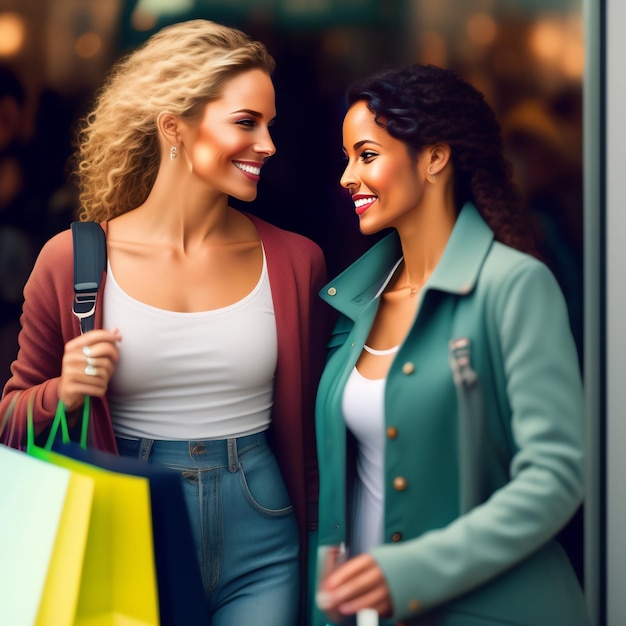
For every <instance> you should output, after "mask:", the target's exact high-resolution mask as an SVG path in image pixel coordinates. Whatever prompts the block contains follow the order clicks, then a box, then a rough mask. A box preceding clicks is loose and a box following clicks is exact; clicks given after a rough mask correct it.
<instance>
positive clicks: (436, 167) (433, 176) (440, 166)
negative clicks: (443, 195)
mask: <svg viewBox="0 0 626 626" xmlns="http://www.w3.org/2000/svg"><path fill="white" fill-rule="evenodd" d="M451 152H452V151H451V150H450V146H449V145H448V144H447V143H436V144H433V145H432V146H429V148H428V158H429V161H428V167H427V172H428V180H429V181H430V182H431V183H435V182H437V179H438V178H439V175H440V174H441V173H442V172H443V171H444V170H445V168H446V166H447V165H448V162H449V161H450V155H451Z"/></svg>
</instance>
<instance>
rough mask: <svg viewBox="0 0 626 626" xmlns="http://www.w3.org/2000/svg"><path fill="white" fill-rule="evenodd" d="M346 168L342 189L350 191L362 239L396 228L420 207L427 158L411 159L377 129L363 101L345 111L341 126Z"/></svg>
mask: <svg viewBox="0 0 626 626" xmlns="http://www.w3.org/2000/svg"><path fill="white" fill-rule="evenodd" d="M343 146H344V152H345V154H346V156H347V158H348V164H347V166H346V169H345V170H344V172H343V175H342V177H341V185H342V186H343V187H345V188H346V189H348V190H349V191H350V194H351V195H352V199H353V200H354V205H355V211H356V214H357V215H358V216H359V227H360V229H361V232H362V233H364V234H372V233H376V232H378V231H380V230H382V229H384V228H398V227H401V226H402V224H403V223H404V222H405V221H407V220H412V219H413V216H414V214H415V212H416V211H417V210H418V208H419V205H420V203H421V201H422V198H423V195H424V190H425V186H426V181H425V180H424V176H423V175H422V174H420V172H425V165H427V164H425V163H424V161H425V158H426V157H427V155H426V154H425V153H424V154H423V155H419V154H418V155H417V156H416V157H415V156H412V155H411V154H410V153H409V149H408V147H407V145H406V144H405V143H404V142H402V141H400V140H398V139H395V138H394V137H392V136H391V135H390V134H389V133H388V132H387V131H386V130H385V129H384V128H382V127H381V126H379V125H378V124H377V123H376V121H375V119H374V113H372V112H371V111H370V110H369V109H368V108H367V103H366V102H365V101H358V102H356V103H355V104H353V105H352V106H351V107H350V109H349V110H348V112H347V114H346V116H345V118H344V122H343Z"/></svg>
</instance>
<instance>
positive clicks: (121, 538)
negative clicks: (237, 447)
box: [27, 400, 159, 626]
mask: <svg viewBox="0 0 626 626" xmlns="http://www.w3.org/2000/svg"><path fill="white" fill-rule="evenodd" d="M29 411H30V407H29ZM88 416H89V402H88V400H87V402H86V407H85V411H84V413H83V434H81V440H82V443H83V444H85V445H86V432H87V426H88ZM59 427H60V428H61V430H62V436H63V440H64V441H66V442H69V433H68V429H67V423H66V420H65V411H64V409H63V406H62V404H60V405H59V410H58V411H57V415H56V417H55V420H54V422H53V425H52V428H51V430H50V435H49V438H48V440H47V442H46V444H45V445H44V446H38V445H36V444H35V443H34V436H33V428H32V417H31V418H29V428H28V443H27V452H28V454H29V455H30V456H33V457H35V458H37V459H40V460H43V461H45V462H47V463H48V464H50V465H51V466H55V467H59V468H64V469H66V470H70V471H72V472H73V473H75V474H78V475H81V476H84V477H87V478H88V479H91V480H92V481H93V502H92V508H91V515H90V519H89V527H88V533H87V539H86V543H85V549H84V555H83V559H82V570H81V576H80V581H79V585H78V591H77V601H76V610H75V615H74V616H73V620H71V619H70V621H67V622H65V623H63V622H61V621H60V620H59V619H58V617H57V614H56V611H58V610H59V609H60V607H61V605H62V604H63V603H64V602H65V601H66V599H65V598H63V596H61V597H59V596H57V597H55V598H50V608H49V615H50V616H51V618H50V621H44V616H43V615H41V616H40V619H38V621H37V626H65V624H67V626H113V625H115V626H159V611H158V598H157V585H156V575H155V565H154V548H153V539H152V515H151V506H150V492H149V484H148V480H147V479H146V478H141V477H137V476H129V475H126V474H121V473H118V472H113V471H108V470H105V469H103V468H100V467H96V466H93V465H91V464H89V463H84V462H81V461H77V460H75V459H72V458H70V457H67V456H65V455H63V454H60V453H58V452H54V451H53V450H52V449H51V448H52V445H53V442H54V440H55V438H56V434H57V432H58V430H59ZM83 435H84V436H83ZM53 605H54V606H53Z"/></svg>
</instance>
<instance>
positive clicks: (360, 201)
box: [354, 196, 376, 209]
mask: <svg viewBox="0 0 626 626" xmlns="http://www.w3.org/2000/svg"><path fill="white" fill-rule="evenodd" d="M374 200H376V196H369V197H368V198H359V199H358V200H355V201H354V206H355V207H356V208H357V209H358V208H359V207H361V206H363V205H364V204H370V203H372V202H374Z"/></svg>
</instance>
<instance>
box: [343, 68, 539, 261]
mask: <svg viewBox="0 0 626 626" xmlns="http://www.w3.org/2000/svg"><path fill="white" fill-rule="evenodd" d="M346 99H347V104H348V106H351V105H353V104H354V103H355V102H358V101H365V102H366V103H367V106H368V108H369V110H370V111H371V112H372V113H374V115H375V119H376V123H377V124H379V125H380V126H381V127H382V128H384V129H385V130H386V131H387V132H388V133H389V134H390V135H391V136H392V137H395V138H396V139H399V140H400V141H403V142H404V143H405V144H406V145H407V147H408V148H409V150H410V152H411V154H413V155H417V154H418V153H419V152H420V151H421V150H422V148H424V147H425V146H428V145H432V144H435V143H439V142H441V143H445V144H448V145H449V146H450V149H451V159H452V164H453V166H454V172H455V199H456V202H457V205H458V207H459V208H460V207H461V206H463V204H464V203H465V202H467V201H468V200H469V201H472V202H473V203H474V204H475V205H476V207H477V209H478V211H479V212H480V214H481V215H482V216H483V218H484V219H485V221H486V222H487V223H488V224H489V226H490V227H491V229H492V230H493V231H494V233H495V237H496V239H497V240H498V241H501V242H503V243H505V244H507V245H510V246H512V247H514V248H517V249H518V250H522V251H524V252H529V253H531V254H536V250H535V244H534V241H533V239H534V238H533V235H532V229H531V226H530V222H529V221H528V220H527V219H526V216H525V214H524V212H523V210H522V202H521V195H520V193H519V190H518V188H517V186H516V185H515V184H514V183H513V178H512V167H511V164H510V163H509V162H508V161H507V160H506V158H505V157H504V147H503V141H502V137H501V133H500V125H499V124H498V122H497V120H496V116H495V113H494V111H493V110H492V108H491V107H490V106H489V105H488V104H487V102H486V101H485V98H484V96H483V94H482V93H481V92H480V91H478V90H477V89H476V88H474V87H473V86H472V85H470V84H469V83H468V82H466V81H464V80H463V79H462V78H461V77H460V76H459V75H458V74H456V73H455V72H453V71H452V70H448V69H443V68H440V67H435V66H433V65H412V66H409V67H402V68H396V69H388V70H384V71H382V72H380V73H378V74H374V75H373V76H371V77H369V78H367V79H365V80H362V81H359V82H356V83H354V84H353V85H352V86H351V87H350V88H349V89H348V92H347V95H346Z"/></svg>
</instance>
